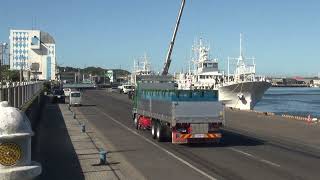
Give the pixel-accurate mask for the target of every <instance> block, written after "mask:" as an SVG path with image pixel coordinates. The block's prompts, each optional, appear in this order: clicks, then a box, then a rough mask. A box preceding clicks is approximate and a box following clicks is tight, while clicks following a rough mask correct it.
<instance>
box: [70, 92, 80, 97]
mask: <svg viewBox="0 0 320 180" xmlns="http://www.w3.org/2000/svg"><path fill="white" fill-rule="evenodd" d="M71 97H80V93H71Z"/></svg>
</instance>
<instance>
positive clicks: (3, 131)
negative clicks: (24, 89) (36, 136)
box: [0, 101, 41, 180]
mask: <svg viewBox="0 0 320 180" xmlns="http://www.w3.org/2000/svg"><path fill="white" fill-rule="evenodd" d="M0 112H1V113H0V179H3V180H19V179H34V178H35V177H36V176H38V175H39V174H41V165H40V164H39V163H37V162H33V161H31V136H32V135H33V132H32V129H31V125H30V121H29V119H28V117H27V116H26V115H25V114H24V113H22V112H21V111H19V110H18V109H17V108H14V107H9V104H8V102H6V101H3V102H0Z"/></svg>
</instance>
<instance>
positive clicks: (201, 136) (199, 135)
mask: <svg viewBox="0 0 320 180" xmlns="http://www.w3.org/2000/svg"><path fill="white" fill-rule="evenodd" d="M194 137H195V138H204V134H195V135H194Z"/></svg>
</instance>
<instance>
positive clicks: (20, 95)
mask: <svg viewBox="0 0 320 180" xmlns="http://www.w3.org/2000/svg"><path fill="white" fill-rule="evenodd" d="M42 89H43V82H21V83H17V82H13V83H7V84H6V85H1V84H0V101H8V103H9V105H10V106H12V107H16V108H21V107H23V105H25V104H26V103H28V102H29V101H30V100H32V98H33V97H34V96H35V95H38V94H39V93H40V92H41V91H42Z"/></svg>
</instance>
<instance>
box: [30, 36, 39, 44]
mask: <svg viewBox="0 0 320 180" xmlns="http://www.w3.org/2000/svg"><path fill="white" fill-rule="evenodd" d="M31 45H39V40H38V38H36V37H32V39H31Z"/></svg>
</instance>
